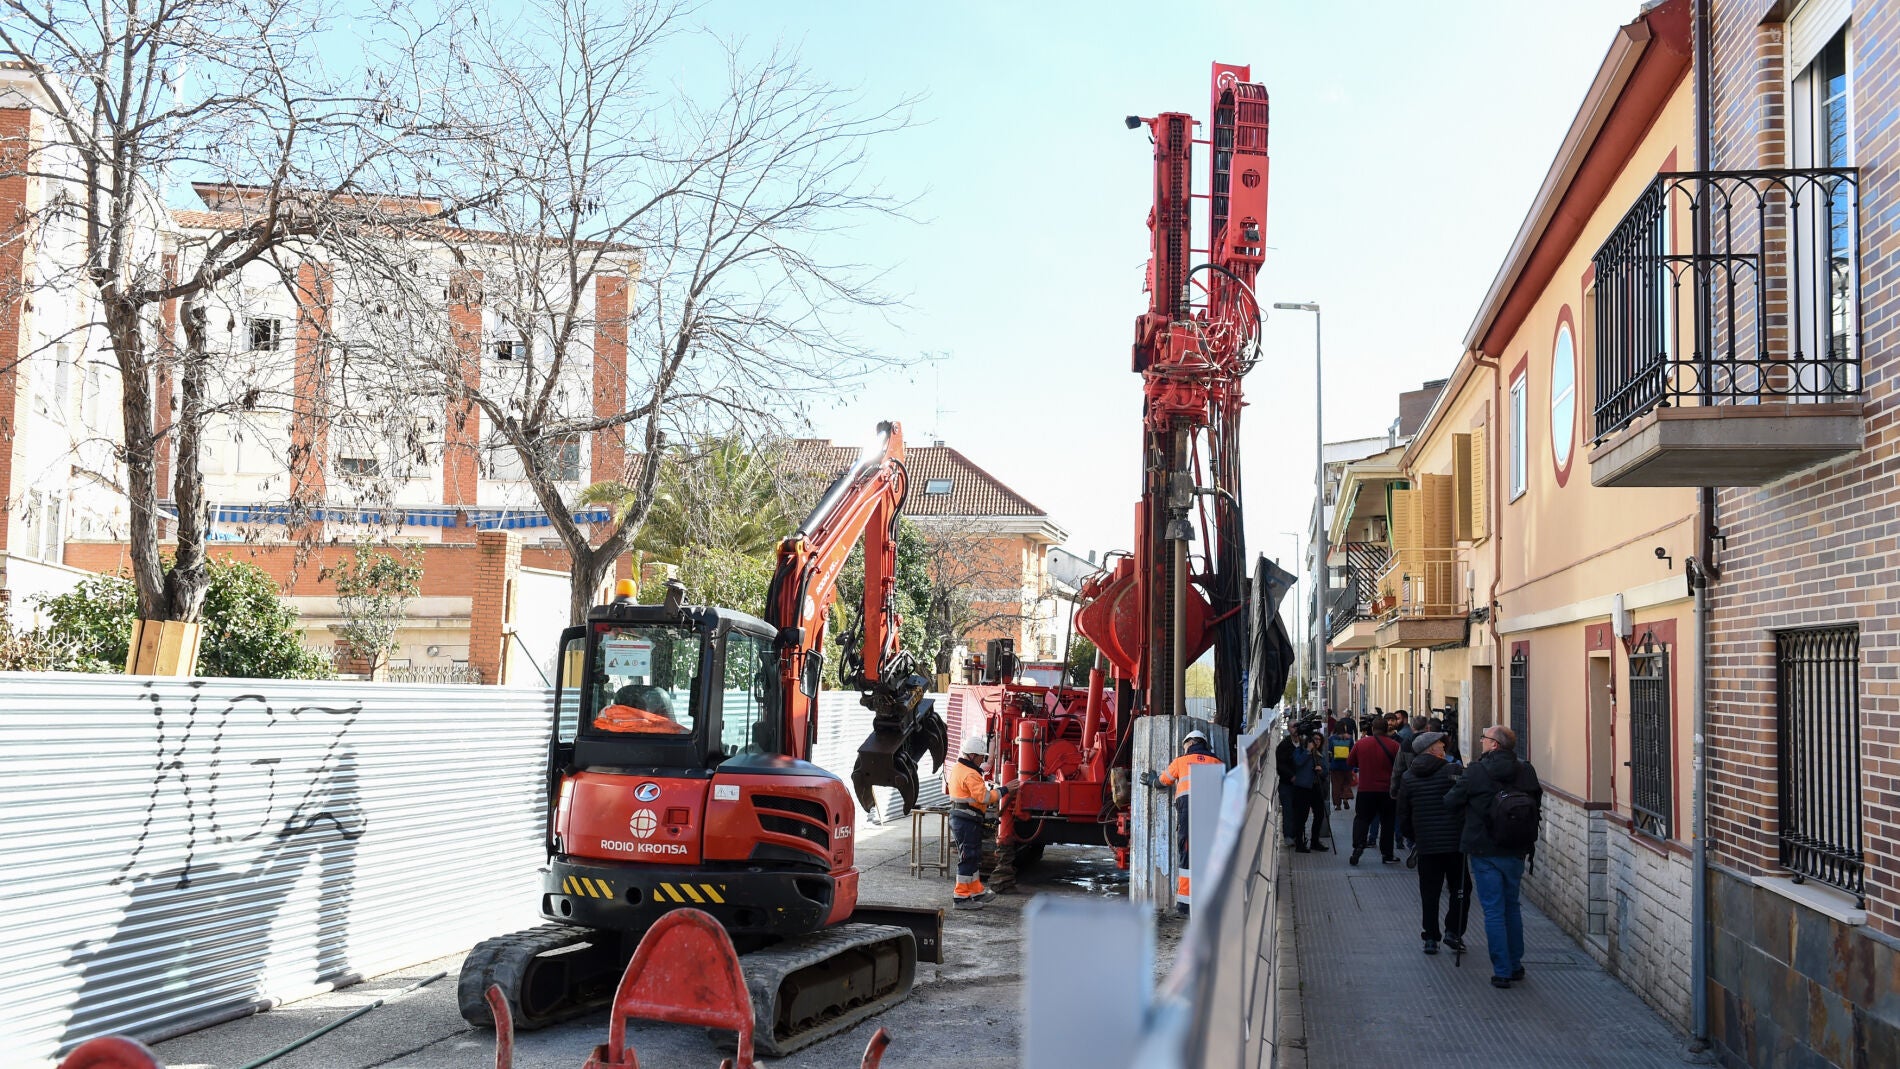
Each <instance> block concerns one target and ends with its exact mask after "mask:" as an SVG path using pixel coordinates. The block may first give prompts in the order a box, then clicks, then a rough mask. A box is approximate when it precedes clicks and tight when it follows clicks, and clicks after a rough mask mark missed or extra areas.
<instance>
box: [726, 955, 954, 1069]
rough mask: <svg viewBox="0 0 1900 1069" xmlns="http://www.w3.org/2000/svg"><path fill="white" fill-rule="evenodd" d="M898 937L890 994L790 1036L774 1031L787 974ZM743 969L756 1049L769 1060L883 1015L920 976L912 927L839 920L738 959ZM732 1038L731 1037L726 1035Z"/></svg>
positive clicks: (908, 992)
mask: <svg viewBox="0 0 1900 1069" xmlns="http://www.w3.org/2000/svg"><path fill="white" fill-rule="evenodd" d="M886 940H894V941H898V942H899V943H900V946H899V954H900V955H901V964H900V966H899V970H898V973H899V975H898V982H897V987H896V988H895V989H894V990H893V991H891V993H890V994H888V995H885V996H884V997H882V998H879V999H874V1000H872V1001H870V1002H866V1003H862V1004H860V1005H858V1006H854V1007H849V1008H846V1009H843V1010H841V1011H839V1012H838V1013H836V1014H835V1015H833V1016H831V1017H827V1018H826V1019H825V1020H824V1021H822V1022H820V1023H819V1024H817V1025H815V1026H814V1027H812V1028H808V1029H806V1030H805V1031H803V1032H798V1033H795V1034H793V1035H789V1036H777V1035H774V1034H773V1024H774V1022H775V1021H777V1019H778V990H779V985H780V984H782V983H783V982H784V980H785V978H786V977H787V976H789V975H790V974H792V973H794V972H796V971H798V970H799V969H803V968H805V967H807V966H810V965H816V964H818V963H819V962H821V961H824V960H826V959H827V958H831V957H835V956H837V955H839V954H842V953H845V952H846V951H849V950H852V949H854V948H856V947H862V946H869V945H872V944H876V943H882V942H884V941H886ZM739 964H740V967H741V968H742V969H743V970H744V971H745V982H746V992H747V993H748V994H750V995H751V996H752V1030H753V1035H752V1047H753V1050H754V1051H755V1052H757V1053H759V1054H761V1055H764V1056H765V1057H768V1058H778V1057H783V1056H784V1055H787V1054H790V1053H791V1052H793V1051H795V1050H799V1049H801V1048H803V1047H808V1046H810V1045H812V1044H813V1043H816V1042H818V1041H819V1040H821V1039H826V1038H829V1037H831V1036H835V1035H837V1034H838V1033H840V1032H843V1031H844V1030H846V1029H848V1028H850V1027H852V1026H853V1025H855V1024H857V1023H858V1022H859V1021H862V1020H864V1019H865V1018H867V1017H872V1016H875V1015H877V1014H880V1013H883V1012H884V1011H885V1010H887V1009H890V1008H891V1007H892V1006H895V1005H897V1004H898V1003H900V1002H902V1001H904V1000H905V999H906V998H908V997H910V989H911V985H912V984H913V983H915V982H916V979H917V939H916V937H915V936H913V935H912V934H911V931H910V929H909V928H899V927H895V926H893V925H888V924H840V925H837V926H835V927H832V928H827V929H825V930H824V931H822V932H819V933H817V934H816V935H811V936H806V937H804V938H801V939H794V940H788V941H786V942H783V943H780V944H778V945H777V946H771V947H767V948H765V949H764V950H757V951H753V952H752V953H750V954H747V955H745V956H744V957H742V958H740V959H739ZM727 1042H730V1038H729V1037H728V1038H727Z"/></svg>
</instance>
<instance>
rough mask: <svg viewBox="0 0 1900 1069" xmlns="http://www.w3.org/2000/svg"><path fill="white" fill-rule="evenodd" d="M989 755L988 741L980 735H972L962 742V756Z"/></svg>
mask: <svg viewBox="0 0 1900 1069" xmlns="http://www.w3.org/2000/svg"><path fill="white" fill-rule="evenodd" d="M989 755H990V740H989V739H988V738H986V737H984V736H982V735H972V736H970V737H969V738H967V739H964V740H963V756H965V757H988V756H989Z"/></svg>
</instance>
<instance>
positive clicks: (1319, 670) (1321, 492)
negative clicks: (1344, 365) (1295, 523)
mask: <svg viewBox="0 0 1900 1069" xmlns="http://www.w3.org/2000/svg"><path fill="white" fill-rule="evenodd" d="M1273 307H1274V308H1276V309H1278V310H1279V311H1282V312H1311V313H1313V523H1314V525H1315V527H1316V528H1317V527H1318V526H1319V525H1321V524H1323V523H1325V521H1326V435H1325V432H1324V430H1323V429H1322V427H1321V421H1322V420H1323V419H1324V418H1325V414H1324V411H1323V409H1322V406H1321V404H1320V401H1321V399H1322V398H1323V397H1324V396H1325V393H1324V391H1323V389H1322V380H1321V367H1322V364H1321V361H1320V332H1319V326H1320V314H1319V305H1318V304H1317V303H1315V302H1313V301H1302V302H1276V303H1275V304H1274V306H1273ZM1324 538H1325V536H1324V533H1323V532H1319V531H1317V530H1316V531H1315V533H1314V542H1313V622H1314V624H1315V627H1314V631H1315V634H1314V636H1313V646H1314V648H1315V649H1316V650H1317V651H1318V656H1316V657H1314V658H1313V670H1314V672H1315V673H1316V674H1315V675H1314V677H1313V678H1314V680H1315V681H1316V686H1315V687H1314V689H1313V704H1314V706H1315V711H1316V712H1319V713H1322V714H1323V713H1325V711H1326V639H1327V632H1328V631H1330V630H1331V627H1330V626H1329V625H1328V624H1327V622H1326V594H1327V590H1326V552H1325V542H1324Z"/></svg>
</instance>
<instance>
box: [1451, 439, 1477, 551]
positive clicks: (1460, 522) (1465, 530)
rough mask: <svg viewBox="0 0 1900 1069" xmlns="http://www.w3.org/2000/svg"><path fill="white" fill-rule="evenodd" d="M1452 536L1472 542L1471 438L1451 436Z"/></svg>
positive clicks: (1462, 540)
mask: <svg viewBox="0 0 1900 1069" xmlns="http://www.w3.org/2000/svg"><path fill="white" fill-rule="evenodd" d="M1451 479H1452V493H1453V495H1454V500H1453V501H1452V534H1453V536H1454V537H1456V538H1457V539H1458V541H1460V542H1469V541H1471V540H1472V537H1473V535H1472V533H1471V531H1472V524H1471V519H1472V517H1471V436H1470V435H1469V434H1454V435H1452V436H1451Z"/></svg>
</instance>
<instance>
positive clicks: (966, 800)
mask: <svg viewBox="0 0 1900 1069" xmlns="http://www.w3.org/2000/svg"><path fill="white" fill-rule="evenodd" d="M989 755H990V743H989V740H988V739H987V738H985V737H984V736H982V735H972V736H970V737H969V738H967V739H965V740H963V752H962V753H961V754H959V755H958V757H957V759H956V761H954V762H952V763H951V765H950V767H949V768H947V769H945V770H944V774H943V785H944V790H945V791H946V792H947V793H948V794H949V795H950V840H951V841H952V842H954V843H956V844H957V889H956V892H955V895H954V897H953V900H952V903H951V904H952V905H954V906H955V907H956V908H958V909H982V908H983V904H984V903H986V902H988V901H989V900H990V899H992V898H995V897H996V892H995V891H992V890H990V889H989V888H987V887H984V886H983V881H982V880H981V879H979V878H978V873H977V868H978V866H979V865H981V864H982V861H983V823H984V821H986V820H988V819H989V810H990V806H992V805H995V804H996V803H998V802H1000V801H1002V799H1003V794H1004V792H1003V791H1000V790H994V789H992V788H991V787H990V785H989V784H988V783H986V782H984V780H983V761H984V760H985V759H986V758H988V757H989Z"/></svg>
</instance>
